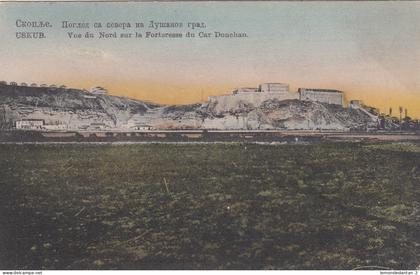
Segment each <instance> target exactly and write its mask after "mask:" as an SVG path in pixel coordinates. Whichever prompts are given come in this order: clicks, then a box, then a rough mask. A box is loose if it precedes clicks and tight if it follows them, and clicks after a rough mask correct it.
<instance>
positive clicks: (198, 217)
mask: <svg viewBox="0 0 420 275" xmlns="http://www.w3.org/2000/svg"><path fill="white" fill-rule="evenodd" d="M0 156H1V158H0V220H1V224H0V269H9V268H10V269H41V268H42V269H87V268H89V269H92V268H93V269H115V268H118V269H271V268H274V269H352V268H357V267H360V266H381V267H384V268H397V269H414V268H416V267H417V266H418V265H419V264H420V258H419V255H420V233H419V231H418V227H419V225H420V204H419V203H418V200H419V198H420V147H419V146H415V145H395V144H355V143H334V144H313V145H276V146H268V145H250V144H247V145H245V144H195V145H188V144H184V145H175V144H131V145H120V146H112V145H109V144H103V145H86V144H83V145H77V144H66V145H64V144H61V145H60V144H56V145H51V144H50V145H47V144H44V145H36V144H27V145H11V144H7V145H5V144H3V145H0Z"/></svg>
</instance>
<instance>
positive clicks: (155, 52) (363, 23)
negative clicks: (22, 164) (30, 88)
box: [0, 1, 420, 118]
mask: <svg viewBox="0 0 420 275" xmlns="http://www.w3.org/2000/svg"><path fill="white" fill-rule="evenodd" d="M18 19H20V20H23V21H37V20H46V21H49V22H51V24H52V25H53V28H48V29H46V30H44V31H45V32H46V35H47V38H46V39H39V40H37V39H16V32H20V31H39V30H40V29H36V28H35V29H30V28H17V27H16V20H18ZM150 20H153V21H155V22H183V23H184V26H185V25H186V23H187V22H204V23H205V24H206V28H205V29H203V31H205V32H207V33H213V32H214V31H220V32H237V33H246V34H247V37H246V38H230V39H228V38H219V39H214V38H210V39H208V38H182V39H162V38H154V39H145V38H142V39H141V38H138V39H135V38H133V39H108V40H104V39H97V38H94V39H69V38H68V34H67V32H69V31H73V32H81V33H82V34H84V33H85V32H86V30H78V29H72V30H69V29H63V28H61V24H62V21H71V22H90V23H93V22H103V23H104V22H130V23H133V22H143V23H144V24H145V25H146V27H145V28H141V29H134V28H132V29H130V30H126V31H127V32H135V31H137V32H142V33H145V32H146V31H151V29H149V28H147V25H148V22H149V21H150ZM418 26H420V2H399V1H395V2H393V1H390V2H349V1H346V2H259V3H257V2H199V3H192V2H143V3H133V2H131V3H130V2H128V3H125V2H124V3H115V2H114V3H112V2H110V3H95V2H86V3H81V2H79V3H77V2H76V3H75V2H71V3H63V2H61V3H45V2H44V3H16V2H0V60H1V61H0V79H2V80H5V81H16V82H19V83H20V82H26V83H32V82H35V83H46V84H59V85H61V84H64V85H67V86H69V87H75V88H90V87H92V86H103V87H105V88H107V89H108V90H109V91H110V94H113V95H118V96H128V97H132V98H137V99H143V100H149V101H154V102H157V103H165V104H186V103H194V102H200V101H202V100H203V99H204V100H205V99H206V98H207V97H208V96H210V95H219V94H227V93H230V91H232V90H234V89H236V88H238V87H255V86H257V85H258V84H260V83H264V82H283V83H289V84H290V87H291V90H292V91H296V90H297V89H298V88H299V87H310V88H330V89H339V90H342V91H344V92H345V95H346V98H347V99H348V100H350V99H361V100H363V101H364V102H365V103H366V104H368V105H371V106H376V107H379V108H380V109H381V111H383V112H388V109H389V107H393V109H394V110H395V111H394V114H395V112H396V111H397V110H398V106H403V107H405V108H407V109H408V114H409V115H411V116H412V117H418V118H420V79H419V78H420V77H419V76H420V47H419V46H418V45H420V32H419V31H418ZM41 31H42V30H41ZM88 31H93V32H97V30H96V29H93V28H92V29H91V30H88ZM101 31H106V32H113V31H114V29H106V28H103V29H102V30H101ZM158 31H160V32H168V31H172V32H182V33H185V32H187V31H191V30H189V29H188V28H186V27H184V28H181V29H160V30H158ZM199 31H200V30H198V31H197V30H195V32H196V34H198V32H199ZM118 32H121V30H119V29H118Z"/></svg>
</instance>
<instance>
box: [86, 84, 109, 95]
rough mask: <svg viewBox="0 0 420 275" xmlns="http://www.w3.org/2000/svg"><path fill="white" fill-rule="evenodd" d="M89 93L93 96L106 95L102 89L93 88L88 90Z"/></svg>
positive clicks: (106, 92) (105, 91)
mask: <svg viewBox="0 0 420 275" xmlns="http://www.w3.org/2000/svg"><path fill="white" fill-rule="evenodd" d="M89 93H91V94H94V95H106V94H108V91H107V90H106V89H105V88H102V87H99V86H98V87H93V88H91V89H90V90H89Z"/></svg>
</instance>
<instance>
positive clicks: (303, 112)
mask: <svg viewBox="0 0 420 275" xmlns="http://www.w3.org/2000/svg"><path fill="white" fill-rule="evenodd" d="M22 119H43V120H44V121H45V124H46V126H45V127H46V128H47V129H52V130H54V129H69V130H83V129H86V130H89V129H105V130H128V129H140V128H144V127H150V128H154V129H255V130H257V129H310V130H313V129H331V130H333V129H334V130H346V129H352V128H353V129H356V128H366V127H376V126H377V118H376V116H373V115H371V114H369V113H367V112H366V111H365V110H362V109H350V108H343V107H341V106H338V105H329V104H324V103H318V102H309V101H300V100H283V101H279V100H276V99H269V100H266V101H264V102H262V103H261V104H260V105H258V106H255V105H253V104H252V103H251V102H244V101H238V102H235V104H233V105H231V106H230V107H229V108H223V106H220V104H219V103H218V102H217V100H216V101H212V102H211V103H205V104H192V105H180V106H164V105H157V104H151V103H146V102H143V101H139V100H133V99H128V98H123V97H116V96H108V95H93V94H90V93H87V92H85V91H82V90H76V89H60V88H40V87H21V86H8V85H2V86H0V123H1V127H2V128H10V127H12V126H13V125H14V123H15V122H16V121H18V120H22Z"/></svg>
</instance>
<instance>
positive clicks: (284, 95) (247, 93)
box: [209, 83, 344, 109]
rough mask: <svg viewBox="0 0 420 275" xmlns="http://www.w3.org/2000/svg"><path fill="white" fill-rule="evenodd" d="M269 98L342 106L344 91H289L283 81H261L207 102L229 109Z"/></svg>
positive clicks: (256, 103) (310, 89) (311, 89)
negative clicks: (252, 86)
mask: <svg viewBox="0 0 420 275" xmlns="http://www.w3.org/2000/svg"><path fill="white" fill-rule="evenodd" d="M269 99H277V100H279V101H281V100H287V99H298V100H303V101H316V102H323V103H328V104H336V105H340V106H344V93H343V92H342V91H338V90H329V89H313V88H299V89H298V91H297V92H291V91H290V89H289V85H288V84H285V83H263V84H260V85H259V86H258V87H257V88H239V89H236V90H234V91H232V93H231V94H228V95H221V96H211V97H209V103H212V102H216V101H217V102H219V104H222V105H224V106H226V108H227V109H229V106H231V105H236V104H238V102H242V103H243V104H245V105H250V106H259V105H260V104H261V103H262V102H264V101H266V100H269Z"/></svg>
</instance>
